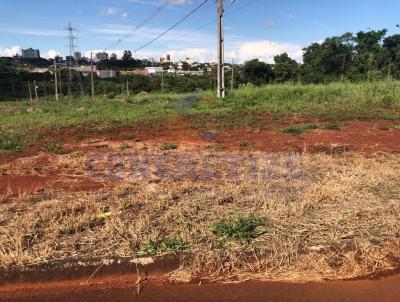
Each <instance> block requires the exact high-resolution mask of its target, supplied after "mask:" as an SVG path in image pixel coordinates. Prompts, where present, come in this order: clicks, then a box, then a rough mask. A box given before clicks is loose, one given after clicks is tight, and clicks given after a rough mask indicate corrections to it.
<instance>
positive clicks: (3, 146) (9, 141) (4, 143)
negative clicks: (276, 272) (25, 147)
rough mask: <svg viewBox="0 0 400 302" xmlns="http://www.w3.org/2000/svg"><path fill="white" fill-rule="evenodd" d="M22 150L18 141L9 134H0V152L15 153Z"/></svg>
mask: <svg viewBox="0 0 400 302" xmlns="http://www.w3.org/2000/svg"><path fill="white" fill-rule="evenodd" d="M20 148H22V144H21V143H20V142H19V139H18V138H17V137H16V136H15V135H12V134H11V133H7V132H4V133H0V150H5V151H15V150H18V149H20Z"/></svg>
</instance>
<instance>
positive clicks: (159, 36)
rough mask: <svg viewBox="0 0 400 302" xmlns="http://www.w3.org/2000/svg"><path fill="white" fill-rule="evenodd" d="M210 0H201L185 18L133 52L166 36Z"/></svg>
mask: <svg viewBox="0 0 400 302" xmlns="http://www.w3.org/2000/svg"><path fill="white" fill-rule="evenodd" d="M208 1H209V0H204V1H203V2H201V3H200V4H199V5H198V6H196V7H195V8H194V9H193V10H192V11H190V12H189V13H188V14H186V15H185V16H184V17H183V18H181V19H180V20H179V21H178V22H176V23H175V24H174V25H172V26H171V27H169V28H168V29H167V30H165V31H164V32H162V33H161V34H159V35H158V36H157V37H155V38H154V39H152V40H150V41H149V42H147V43H145V44H143V45H142V46H140V47H139V48H137V49H135V50H134V51H133V52H138V51H139V50H142V49H143V48H145V47H147V46H149V45H150V44H152V43H153V42H155V41H157V40H158V39H160V38H161V37H163V36H165V35H166V34H167V33H168V32H170V31H171V30H173V29H174V28H175V27H177V26H178V25H179V24H181V23H182V22H183V21H185V20H186V19H187V18H189V17H190V16H191V15H193V14H194V13H196V12H197V11H198V10H199V9H200V8H202V7H203V6H204V5H205V4H206V3H207V2H208Z"/></svg>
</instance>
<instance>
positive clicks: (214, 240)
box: [0, 82, 400, 281]
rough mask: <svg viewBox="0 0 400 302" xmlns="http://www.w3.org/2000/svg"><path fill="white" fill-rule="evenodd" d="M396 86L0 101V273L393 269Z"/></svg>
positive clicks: (181, 276)
mask: <svg viewBox="0 0 400 302" xmlns="http://www.w3.org/2000/svg"><path fill="white" fill-rule="evenodd" d="M398 84H399V83H397V82H382V83H370V84H330V85H317V86H316V85H310V86H300V85H281V86H268V87H262V88H243V89H241V90H239V91H237V92H236V93H235V95H233V96H230V97H229V98H227V99H226V100H225V101H220V100H216V99H215V98H213V97H211V96H210V95H208V94H196V95H183V96H182V95H141V96H136V97H134V98H132V99H128V100H125V99H123V98H122V97H121V99H117V100H97V101H95V102H90V101H85V100H73V101H71V102H70V101H65V102H64V101H61V102H59V103H55V102H47V103H45V102H38V103H34V102H33V103H28V102H24V103H4V104H0V115H1V125H0V126H1V129H2V132H1V134H0V149H1V150H2V151H1V158H0V194H1V196H2V197H1V202H0V266H1V268H2V269H3V270H10V269H13V270H21V269H27V268H31V269H34V267H35V266H34V265H40V264H44V263H47V264H52V263H57V262H61V261H65V260H68V261H70V262H71V263H74V262H75V263H76V262H78V261H82V260H87V259H91V258H94V257H105V258H107V257H115V256H118V257H147V256H157V255H163V254H166V253H169V254H171V253H172V254H177V255H182V254H183V255H185V256H184V261H183V263H182V267H181V269H180V270H179V271H177V272H174V273H173V274H171V275H170V277H171V278H173V279H176V280H187V279H190V278H193V277H204V278H208V279H244V278H265V279H284V280H303V281H304V280H322V279H341V278H353V277H360V276H366V275H370V274H378V273H381V272H383V271H387V270H391V269H394V268H398V267H399V259H400V252H399V251H400V227H399V224H398V220H399V218H400V204H399V201H400V190H399V188H400V173H399V164H400V157H399V152H400V131H399V126H400V120H399V114H400V110H399V108H400V88H399V87H400V86H399V85H398Z"/></svg>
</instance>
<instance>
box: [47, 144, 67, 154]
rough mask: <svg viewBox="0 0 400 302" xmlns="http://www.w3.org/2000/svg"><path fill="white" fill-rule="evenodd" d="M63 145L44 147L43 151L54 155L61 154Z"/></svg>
mask: <svg viewBox="0 0 400 302" xmlns="http://www.w3.org/2000/svg"><path fill="white" fill-rule="evenodd" d="M62 148H63V145H62V144H54V145H50V146H45V147H43V149H42V150H43V151H45V152H49V153H54V154H60V153H61V151H62Z"/></svg>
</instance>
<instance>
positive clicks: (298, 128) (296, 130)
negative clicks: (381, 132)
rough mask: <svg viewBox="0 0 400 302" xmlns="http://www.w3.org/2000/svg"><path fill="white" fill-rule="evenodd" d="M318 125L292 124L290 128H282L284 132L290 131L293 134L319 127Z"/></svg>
mask: <svg viewBox="0 0 400 302" xmlns="http://www.w3.org/2000/svg"><path fill="white" fill-rule="evenodd" d="M318 128H319V127H318V125H305V126H290V127H288V128H285V129H282V132H284V133H289V134H293V135H300V134H303V133H304V132H307V131H311V130H315V129H318Z"/></svg>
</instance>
